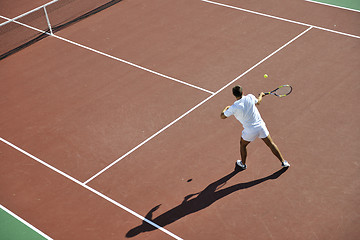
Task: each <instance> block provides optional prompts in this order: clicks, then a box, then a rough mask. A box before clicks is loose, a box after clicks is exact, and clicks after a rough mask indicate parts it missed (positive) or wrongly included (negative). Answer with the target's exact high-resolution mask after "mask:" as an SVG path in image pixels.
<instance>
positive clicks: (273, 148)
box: [262, 134, 284, 163]
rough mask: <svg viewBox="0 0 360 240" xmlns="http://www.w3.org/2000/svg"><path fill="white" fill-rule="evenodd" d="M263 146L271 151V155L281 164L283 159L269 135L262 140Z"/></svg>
mask: <svg viewBox="0 0 360 240" xmlns="http://www.w3.org/2000/svg"><path fill="white" fill-rule="evenodd" d="M262 140H263V141H264V142H265V144H266V145H267V146H268V147H269V148H270V149H271V151H272V153H273V154H274V155H275V156H276V157H277V158H278V159H279V160H280V162H281V163H283V162H284V158H283V156H282V155H281V152H280V150H279V148H278V147H277V146H276V144H275V143H274V141H273V140H272V138H271V136H270V134H269V135H268V136H267V137H266V138H262Z"/></svg>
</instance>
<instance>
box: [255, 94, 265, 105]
mask: <svg viewBox="0 0 360 240" xmlns="http://www.w3.org/2000/svg"><path fill="white" fill-rule="evenodd" d="M263 96H265V93H263V92H261V93H260V94H259V97H258V99H257V100H258V102H257V103H256V105H260V102H261V101H262V98H263Z"/></svg>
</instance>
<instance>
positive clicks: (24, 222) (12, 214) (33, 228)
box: [0, 204, 52, 240]
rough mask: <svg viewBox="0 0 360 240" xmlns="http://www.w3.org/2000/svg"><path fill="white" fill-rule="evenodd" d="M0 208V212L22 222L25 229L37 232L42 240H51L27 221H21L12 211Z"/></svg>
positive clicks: (1, 206) (0, 206)
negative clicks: (2, 211) (44, 239)
mask: <svg viewBox="0 0 360 240" xmlns="http://www.w3.org/2000/svg"><path fill="white" fill-rule="evenodd" d="M0 208H1V209H2V210H4V211H5V212H7V213H8V214H10V215H11V216H12V217H14V218H16V219H17V220H18V221H20V222H22V223H23V224H25V225H26V226H27V227H29V228H31V229H32V230H33V231H35V232H37V233H38V234H40V235H41V236H43V237H44V238H46V239H48V240H52V238H51V237H49V236H48V235H46V234H45V233H43V232H42V231H40V230H39V229H37V228H36V227H34V226H33V225H31V224H30V223H28V222H27V221H25V220H24V219H22V218H21V217H19V216H18V215H16V214H15V213H13V212H12V211H10V210H9V209H7V208H6V207H4V206H3V205H1V204H0Z"/></svg>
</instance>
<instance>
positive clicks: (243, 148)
mask: <svg viewBox="0 0 360 240" xmlns="http://www.w3.org/2000/svg"><path fill="white" fill-rule="evenodd" d="M249 143H250V142H248V141H246V140H244V139H243V138H241V140H240V155H241V161H242V163H243V164H244V165H245V164H246V157H247V149H246V147H247V145H249Z"/></svg>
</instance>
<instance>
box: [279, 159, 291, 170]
mask: <svg viewBox="0 0 360 240" xmlns="http://www.w3.org/2000/svg"><path fill="white" fill-rule="evenodd" d="M281 166H282V167H284V168H285V167H290V163H288V162H287V161H286V160H284V161H283V162H282V163H281Z"/></svg>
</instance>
